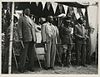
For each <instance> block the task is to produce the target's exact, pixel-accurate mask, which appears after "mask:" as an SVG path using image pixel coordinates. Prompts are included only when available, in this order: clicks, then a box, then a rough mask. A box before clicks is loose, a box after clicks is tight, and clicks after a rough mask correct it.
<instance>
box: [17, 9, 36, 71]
mask: <svg viewBox="0 0 100 77" xmlns="http://www.w3.org/2000/svg"><path fill="white" fill-rule="evenodd" d="M29 15H30V9H28V8H27V9H25V10H24V15H23V16H22V17H20V18H19V21H18V32H19V39H20V41H21V44H22V47H23V49H22V51H21V53H20V63H19V71H20V72H24V71H25V63H26V59H27V57H28V59H29V64H28V65H29V66H28V68H29V70H30V71H34V53H35V46H34V44H35V42H36V33H35V24H34V22H33V21H32V20H31V18H30V17H29Z"/></svg>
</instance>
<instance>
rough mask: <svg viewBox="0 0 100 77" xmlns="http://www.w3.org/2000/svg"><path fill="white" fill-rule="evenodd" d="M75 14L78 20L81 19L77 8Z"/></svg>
mask: <svg viewBox="0 0 100 77" xmlns="http://www.w3.org/2000/svg"><path fill="white" fill-rule="evenodd" d="M74 13H75V16H76V18H77V19H79V18H80V15H79V13H78V12H77V8H74Z"/></svg>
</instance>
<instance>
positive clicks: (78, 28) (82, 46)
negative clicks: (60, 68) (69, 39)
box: [75, 18, 88, 66]
mask: <svg viewBox="0 0 100 77" xmlns="http://www.w3.org/2000/svg"><path fill="white" fill-rule="evenodd" d="M83 21H84V20H83V18H79V19H78V23H77V25H75V40H76V51H77V65H79V66H80V65H82V66H86V65H85V64H86V39H87V38H88V36H87V35H86V29H85V27H84V26H83V23H84V22H83Z"/></svg>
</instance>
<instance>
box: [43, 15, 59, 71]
mask: <svg viewBox="0 0 100 77" xmlns="http://www.w3.org/2000/svg"><path fill="white" fill-rule="evenodd" d="M52 23H53V17H52V16H49V17H48V18H47V22H46V23H45V24H44V25H45V26H44V27H45V38H43V41H44V42H46V48H47V50H46V51H45V53H46V55H45V60H46V65H45V66H46V68H45V69H46V70H48V69H54V63H55V56H56V44H57V35H58V29H57V27H56V26H54V25H53V24H52Z"/></svg>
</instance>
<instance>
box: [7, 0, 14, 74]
mask: <svg viewBox="0 0 100 77" xmlns="http://www.w3.org/2000/svg"><path fill="white" fill-rule="evenodd" d="M13 15H14V2H12V18H11V25H10V26H11V29H10V44H9V66H8V73H9V74H11V67H12V44H13V25H14V22H13V20H14V16H13Z"/></svg>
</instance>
